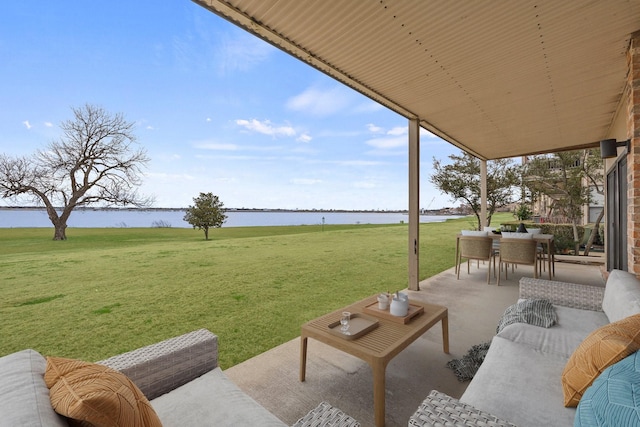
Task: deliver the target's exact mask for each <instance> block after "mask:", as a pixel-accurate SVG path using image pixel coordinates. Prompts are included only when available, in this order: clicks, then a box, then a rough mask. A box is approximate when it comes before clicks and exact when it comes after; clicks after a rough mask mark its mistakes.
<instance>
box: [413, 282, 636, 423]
mask: <svg viewBox="0 0 640 427" xmlns="http://www.w3.org/2000/svg"><path fill="white" fill-rule="evenodd" d="M520 298H521V300H523V299H547V300H549V301H551V303H552V304H553V307H554V308H555V312H556V314H557V324H556V325H554V326H551V327H550V328H543V327H539V326H533V325H530V324H526V323H515V324H511V325H509V326H507V327H505V328H504V329H502V330H501V331H500V332H499V333H498V334H497V335H496V336H495V337H494V338H493V339H492V341H491V345H490V347H489V350H488V352H487V354H486V357H485V359H484V362H483V363H482V365H481V366H480V368H479V369H478V371H477V373H476V374H475V376H474V377H473V379H472V380H471V383H470V384H469V386H468V388H467V389H466V391H465V392H464V393H463V395H462V396H461V397H460V399H459V400H458V399H454V398H452V397H450V396H447V395H445V394H443V393H440V392H438V391H435V390H434V391H432V392H431V393H430V394H429V396H428V397H427V398H426V399H425V400H424V401H423V403H422V404H421V405H420V407H419V408H418V410H417V411H416V412H415V413H414V414H413V416H412V417H411V419H410V420H409V426H412V427H415V426H432V425H438V426H440V425H495V426H511V425H516V426H519V427H527V426H532V427H539V426H572V425H574V421H575V422H576V424H575V425H611V426H614V425H625V426H629V425H640V419H639V418H638V412H640V410H638V407H637V406H635V408H634V405H639V404H640V402H638V401H637V400H636V401H635V402H634V401H633V393H632V392H631V390H632V388H637V387H639V386H640V374H638V372H637V371H638V370H639V369H640V357H637V355H638V353H640V352H637V351H636V350H637V349H638V348H639V347H640V342H639V341H638V339H639V336H640V320H639V319H640V316H636V315H637V314H638V313H640V281H638V280H637V279H636V277H635V275H633V274H630V273H627V272H624V271H618V270H614V271H612V272H611V273H610V275H609V278H608V279H607V283H606V287H604V288H602V287H595V286H586V285H581V284H574V283H563V282H556V281H548V280H539V279H530V278H523V279H521V280H520ZM620 325H622V326H620ZM625 325H626V326H625ZM619 327H622V332H620V329H619ZM625 328H626V329H625ZM625 334H626V336H625ZM621 370H622V371H621ZM601 372H602V373H601ZM576 374H578V375H577V376H576ZM582 375H584V376H582ZM588 375H592V378H591V380H589V378H587V377H588ZM576 381H577V382H579V383H580V382H582V383H580V384H582V386H583V389H582V390H584V395H582V398H581V399H580V397H581V394H580V393H579V392H577V391H576V389H577V388H579V387H578V386H577V385H576ZM634 383H635V384H634ZM580 384H578V385H580ZM590 384H591V385H590ZM572 387H573V388H572ZM636 398H637V396H636ZM565 399H568V400H574V403H575V401H576V400H578V399H579V403H578V408H577V409H576V407H565ZM577 413H578V416H576V414H577ZM607 417H614V418H615V417H619V418H618V419H614V420H611V419H608V420H607ZM625 417H628V418H625ZM605 421H607V422H608V424H603V423H604V422H605ZM448 422H449V423H451V424H447V423H448ZM457 423H460V424H457Z"/></svg>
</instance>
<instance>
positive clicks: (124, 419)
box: [44, 357, 162, 427]
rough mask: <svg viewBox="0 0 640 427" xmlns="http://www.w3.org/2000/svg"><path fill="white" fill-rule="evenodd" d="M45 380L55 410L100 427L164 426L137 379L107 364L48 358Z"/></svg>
mask: <svg viewBox="0 0 640 427" xmlns="http://www.w3.org/2000/svg"><path fill="white" fill-rule="evenodd" d="M44 380H45V383H46V384H47V387H49V397H50V399H51V405H52V406H53V409H54V410H55V411H56V412H57V413H59V414H60V415H64V416H65V417H68V418H72V419H74V420H78V421H86V422H88V423H90V425H94V426H96V427H112V426H113V427H118V426H130V427H161V425H162V424H161V423H160V420H159V419H158V415H157V414H156V412H155V411H154V410H153V408H152V407H151V404H150V403H149V401H148V400H147V398H146V397H145V396H144V394H142V392H141V391H140V389H139V388H138V387H137V386H136V385H135V384H134V383H133V381H131V380H130V379H129V378H128V377H127V376H126V375H124V374H122V373H121V372H118V371H116V370H113V369H111V368H108V367H106V366H102V365H98V364H95V363H87V362H82V361H80V360H73V359H65V358H61V357H48V358H47V369H46V371H45V374H44ZM83 424H84V423H83Z"/></svg>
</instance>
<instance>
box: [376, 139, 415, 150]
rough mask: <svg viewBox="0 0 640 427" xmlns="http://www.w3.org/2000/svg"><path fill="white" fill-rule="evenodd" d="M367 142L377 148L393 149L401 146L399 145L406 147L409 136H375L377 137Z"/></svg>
mask: <svg viewBox="0 0 640 427" xmlns="http://www.w3.org/2000/svg"><path fill="white" fill-rule="evenodd" d="M366 144H367V145H370V146H372V147H375V148H380V149H393V148H399V147H406V146H407V138H405V137H396V138H375V139H370V140H368V141H367V142H366Z"/></svg>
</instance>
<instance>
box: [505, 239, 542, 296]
mask: <svg viewBox="0 0 640 427" xmlns="http://www.w3.org/2000/svg"><path fill="white" fill-rule="evenodd" d="M537 246H538V245H537V242H536V241H535V240H533V239H509V238H502V239H500V262H499V266H500V267H499V270H500V271H499V273H498V285H500V277H501V276H502V271H503V270H504V278H505V279H508V275H507V273H508V266H509V265H511V266H512V268H513V265H514V264H523V265H532V266H533V277H534V278H536V279H537V278H538V251H537ZM503 267H504V268H503Z"/></svg>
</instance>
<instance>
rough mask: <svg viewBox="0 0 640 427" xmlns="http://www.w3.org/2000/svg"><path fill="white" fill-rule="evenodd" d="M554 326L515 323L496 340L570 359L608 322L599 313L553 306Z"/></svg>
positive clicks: (601, 313)
mask: <svg viewBox="0 0 640 427" xmlns="http://www.w3.org/2000/svg"><path fill="white" fill-rule="evenodd" d="M554 308H555V311H556V315H557V317H558V321H557V323H556V324H555V325H554V326H552V327H550V328H541V327H539V326H533V325H528V324H526V323H515V324H513V325H509V326H507V327H505V328H504V329H503V330H502V331H500V333H499V334H498V336H499V337H501V338H505V339H508V340H510V341H513V342H516V343H520V344H525V345H528V346H529V347H532V348H535V349H538V350H540V351H542V352H546V353H557V354H559V355H562V356H564V357H566V358H569V357H570V356H571V355H572V354H573V352H574V350H575V349H576V348H577V347H578V346H579V345H580V343H581V342H582V341H583V340H584V339H585V338H586V337H587V335H589V334H590V333H591V332H592V331H594V330H596V329H598V328H599V327H601V326H604V325H606V324H607V323H609V321H608V319H607V316H606V315H605V314H604V313H603V312H601V311H590V310H580V309H577V308H569V307H562V306H558V305H556V306H554Z"/></svg>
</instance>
